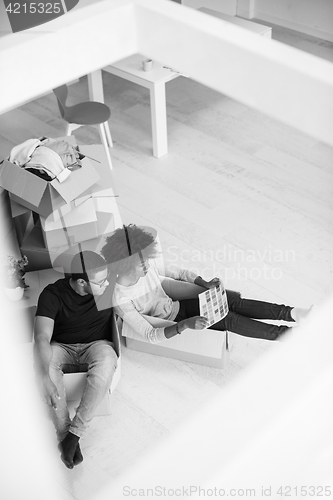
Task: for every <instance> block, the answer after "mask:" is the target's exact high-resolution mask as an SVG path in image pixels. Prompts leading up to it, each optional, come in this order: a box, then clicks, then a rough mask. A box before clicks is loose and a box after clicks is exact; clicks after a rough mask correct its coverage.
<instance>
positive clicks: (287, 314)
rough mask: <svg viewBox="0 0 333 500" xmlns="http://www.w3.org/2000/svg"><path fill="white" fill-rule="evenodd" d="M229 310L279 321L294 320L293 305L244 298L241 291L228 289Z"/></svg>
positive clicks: (252, 316) (249, 316)
mask: <svg viewBox="0 0 333 500" xmlns="http://www.w3.org/2000/svg"><path fill="white" fill-rule="evenodd" d="M227 298H228V305H229V311H232V312H234V313H237V314H240V315H242V316H246V317H247V318H256V319H273V320H279V321H292V322H294V321H295V320H294V318H293V317H292V315H291V311H292V309H293V307H290V306H285V305H284V304H272V303H270V302H263V301H261V300H252V299H243V298H242V297H241V294H240V293H239V292H234V291H232V290H227Z"/></svg>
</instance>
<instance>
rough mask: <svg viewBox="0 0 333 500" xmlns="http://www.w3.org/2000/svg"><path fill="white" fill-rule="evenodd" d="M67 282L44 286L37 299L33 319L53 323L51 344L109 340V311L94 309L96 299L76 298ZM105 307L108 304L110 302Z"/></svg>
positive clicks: (67, 280)
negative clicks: (45, 318) (39, 318)
mask: <svg viewBox="0 0 333 500" xmlns="http://www.w3.org/2000/svg"><path fill="white" fill-rule="evenodd" d="M69 279H70V278H68V277H67V278H63V279H60V280H57V281H56V282H55V283H52V284H51V285H47V287H45V288H44V290H43V291H42V293H41V294H40V296H39V299H38V305H37V311H36V316H46V317H48V318H51V319H53V320H54V329H53V335H52V338H51V341H53V342H60V343H62V344H78V343H88V342H94V341H95V340H102V339H108V340H110V318H111V307H107V308H102V309H100V308H97V307H96V299H97V300H98V299H99V297H94V296H93V295H90V294H89V295H79V294H78V293H76V292H75V291H74V290H73V288H72V287H71V286H70V284H69ZM105 294H106V295H109V294H107V292H104V295H105ZM102 297H103V296H102ZM105 298H106V297H104V299H105ZM104 303H105V300H104ZM108 303H109V304H111V301H110V302H108ZM99 309H100V310H99Z"/></svg>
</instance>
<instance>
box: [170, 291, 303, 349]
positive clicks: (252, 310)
mask: <svg viewBox="0 0 333 500" xmlns="http://www.w3.org/2000/svg"><path fill="white" fill-rule="evenodd" d="M226 292H227V298H228V305H229V313H228V314H227V316H226V317H225V318H223V319H222V320H221V321H219V322H218V323H215V324H214V325H212V326H211V327H209V328H212V329H214V330H222V331H226V330H228V331H230V332H233V333H237V334H238V335H243V336H244V337H252V338H256V339H265V340H276V339H277V338H278V337H280V335H282V334H283V333H286V332H287V331H288V330H289V327H288V326H277V325H272V324H269V323H264V322H261V321H255V320H254V319H252V318H256V319H272V320H280V321H292V322H293V321H294V319H293V318H292V316H291V314H290V312H291V310H292V309H293V308H292V307H290V306H285V305H283V304H281V305H279V304H271V303H270V302H262V301H260V300H251V299H242V298H241V295H240V293H239V292H234V291H231V290H227V291H226ZM199 315H200V308H199V299H185V300H181V301H180V309H179V312H178V315H177V317H176V319H175V321H181V320H183V319H186V318H190V317H192V316H199Z"/></svg>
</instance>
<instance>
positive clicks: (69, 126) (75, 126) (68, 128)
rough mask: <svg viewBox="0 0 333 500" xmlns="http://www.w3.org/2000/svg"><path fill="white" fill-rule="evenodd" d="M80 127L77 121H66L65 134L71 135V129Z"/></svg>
mask: <svg viewBox="0 0 333 500" xmlns="http://www.w3.org/2000/svg"><path fill="white" fill-rule="evenodd" d="M80 127H82V125H78V124H77V123H68V124H67V128H66V135H71V133H72V132H73V130H75V129H77V128H80Z"/></svg>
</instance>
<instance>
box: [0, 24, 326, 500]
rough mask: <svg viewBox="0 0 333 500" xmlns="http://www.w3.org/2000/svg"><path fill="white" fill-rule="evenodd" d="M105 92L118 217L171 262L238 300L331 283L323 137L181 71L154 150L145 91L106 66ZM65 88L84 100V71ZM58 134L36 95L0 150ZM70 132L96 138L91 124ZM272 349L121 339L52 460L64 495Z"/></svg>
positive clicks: (99, 479) (158, 436) (289, 298)
mask: <svg viewBox="0 0 333 500" xmlns="http://www.w3.org/2000/svg"><path fill="white" fill-rule="evenodd" d="M273 37H274V38H276V39H277V40H280V41H282V42H285V43H288V44H290V45H293V46H296V47H299V48H300V49H302V50H306V51H308V52H311V53H314V54H317V55H319V56H321V57H324V58H326V59H328V60H331V61H332V60H333V50H332V48H333V44H332V43H328V42H324V41H322V40H318V39H315V38H313V37H309V36H303V35H300V34H299V33H296V32H293V31H291V30H286V29H282V28H278V27H273ZM104 89H105V96H106V103H107V104H108V105H109V106H110V108H111V110H112V116H111V120H110V128H111V133H112V136H113V141H114V147H113V149H112V151H111V152H112V159H113V163H114V178H115V181H116V184H117V188H118V191H119V194H120V197H119V208H120V212H121V215H122V218H123V222H124V223H130V222H133V223H136V224H143V225H147V226H153V227H155V228H156V229H157V230H158V234H159V236H160V239H161V242H162V247H163V250H164V254H165V258H166V260H167V261H168V262H169V263H176V264H178V265H180V266H183V267H188V268H192V269H193V270H196V271H197V272H198V274H202V275H203V276H204V277H205V278H211V277H213V276H216V275H218V276H220V277H221V278H222V279H223V280H224V282H225V284H226V286H227V287H228V288H233V289H237V290H239V291H241V292H242V294H243V295H244V296H246V297H249V298H257V299H261V300H269V301H277V302H284V303H288V304H291V305H298V306H304V307H306V306H309V305H311V304H313V303H320V302H321V301H322V300H323V299H325V297H326V296H327V295H328V294H331V293H332V290H333V226H332V221H333V168H332V167H333V150H332V148H330V147H328V146H326V145H325V144H322V143H320V142H318V141H317V140H314V139H312V138H311V137H307V136H305V135H303V134H301V133H300V132H298V131H297V130H294V129H292V128H290V127H287V126H285V125H283V124H281V123H278V122H277V121H275V120H273V119H271V118H269V117H267V116H264V115H262V114H261V113H259V112H257V111H255V110H253V109H250V108H248V107H246V106H244V105H242V104H241V103H239V102H235V101H233V100H231V99H229V98H228V97H226V96H225V95H221V94H219V93H217V92H215V91H212V90H210V89H208V88H206V87H203V86H202V85H200V84H198V83H196V82H194V81H192V80H190V79H187V78H183V77H180V78H177V79H175V80H173V81H172V82H170V83H168V85H167V110H168V134H169V154H168V155H167V156H165V157H163V158H161V159H159V160H157V159H155V158H153V157H152V145H151V129H150V106H149V96H148V91H146V90H145V89H143V88H141V87H138V86H136V85H134V84H132V83H130V82H127V81H124V80H121V79H119V78H118V77H116V76H113V75H110V74H104ZM71 96H75V99H74V98H72V97H71V98H72V102H75V101H76V100H77V101H79V100H81V99H85V98H87V83H86V79H85V78H82V79H81V80H80V82H78V83H75V84H74V85H73V87H72V88H71ZM304 106H306V103H304ZM64 131H65V124H64V122H63V121H62V120H61V119H60V118H59V113H58V109H57V105H56V101H55V98H54V96H53V95H51V94H50V95H47V96H44V97H42V98H40V99H38V100H36V101H34V102H30V103H28V104H26V105H24V106H22V107H20V108H18V109H16V110H14V111H11V112H10V113H7V114H6V115H2V116H1V117H0V155H1V156H7V155H8V153H9V151H10V149H11V148H12V147H13V146H14V145H16V144H18V143H20V142H22V141H24V140H26V139H28V138H31V137H38V136H41V135H46V136H50V137H58V136H61V135H63V134H64ZM75 135H76V137H77V138H78V142H79V143H99V136H98V132H97V130H95V129H93V128H91V129H90V128H87V129H81V130H79V131H77V132H75ZM313 334H314V336H315V334H316V332H313ZM274 348H276V345H275V344H273V343H268V342H266V341H261V340H251V339H246V338H241V337H237V336H236V335H232V341H231V352H230V358H229V362H228V366H227V368H226V369H225V370H218V369H213V368H209V367H205V366H199V365H194V364H191V363H184V362H180V361H176V360H170V359H166V358H163V357H155V356H153V355H148V354H144V353H137V352H134V351H131V350H128V349H126V348H125V347H124V346H123V349H122V353H123V368H122V369H123V376H122V380H121V382H120V384H119V386H118V388H117V390H116V391H115V393H114V398H113V400H114V409H113V412H112V414H111V415H110V416H107V417H96V418H95V419H94V420H93V422H92V424H91V427H90V429H89V431H88V432H87V434H86V436H85V437H84V438H82V440H81V441H82V450H83V454H84V457H85V460H84V462H83V464H82V465H80V466H78V467H76V468H75V469H74V470H72V471H69V470H67V469H65V467H64V466H63V464H62V463H61V462H60V461H59V468H60V469H62V470H63V482H62V485H63V488H64V498H67V497H68V499H73V498H75V499H78V500H81V499H82V500H83V499H88V498H90V497H91V495H92V493H93V492H95V491H96V490H97V489H98V488H99V487H101V486H102V485H104V484H105V483H106V482H108V481H112V479H114V478H115V477H119V476H120V475H122V476H123V477H124V484H126V481H125V477H126V471H128V468H129V467H130V466H135V464H136V463H138V462H139V461H140V458H141V457H142V456H143V455H144V454H146V453H147V452H148V451H149V450H150V449H152V447H154V445H156V444H157V443H158V442H160V441H161V440H163V439H167V438H168V436H170V433H172V432H173V431H174V429H175V428H176V427H177V426H179V425H180V424H181V423H182V422H184V421H186V419H187V418H189V416H190V415H192V414H194V413H195V412H196V411H198V410H199V409H200V408H201V407H202V406H203V405H205V404H206V403H207V402H208V401H209V400H210V399H211V398H212V397H215V396H216V395H217V394H220V397H221V398H223V389H224V387H225V386H226V384H231V383H232V382H233V380H235V379H236V378H237V377H240V376H246V370H247V368H248V367H249V366H250V365H251V364H252V363H255V362H256V360H257V359H258V358H259V357H260V356H264V355H265V353H266V352H267V350H268V349H274ZM226 411H227V409H226Z"/></svg>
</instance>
